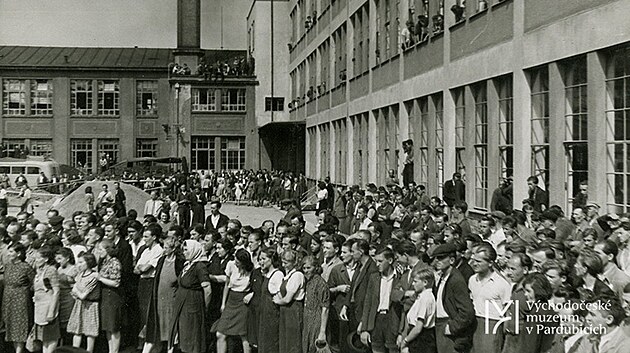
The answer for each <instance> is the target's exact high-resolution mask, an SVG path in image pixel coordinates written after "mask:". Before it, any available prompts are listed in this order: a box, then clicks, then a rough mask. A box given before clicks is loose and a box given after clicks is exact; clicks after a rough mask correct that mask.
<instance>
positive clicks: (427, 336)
mask: <svg viewBox="0 0 630 353" xmlns="http://www.w3.org/2000/svg"><path fill="white" fill-rule="evenodd" d="M434 282H435V273H434V272H433V269H431V268H424V269H422V270H420V271H419V272H418V273H417V274H416V275H415V277H414V280H413V289H414V291H415V292H416V300H415V301H414V303H413V305H412V306H411V309H409V311H408V312H407V315H406V316H405V317H403V319H402V320H401V334H399V335H398V338H397V340H396V341H397V343H398V347H399V348H400V350H401V351H403V350H404V349H405V348H408V349H409V353H420V352H424V353H434V352H437V347H436V343H435V310H436V304H435V297H434V296H433V290H432V288H433V283H434Z"/></svg>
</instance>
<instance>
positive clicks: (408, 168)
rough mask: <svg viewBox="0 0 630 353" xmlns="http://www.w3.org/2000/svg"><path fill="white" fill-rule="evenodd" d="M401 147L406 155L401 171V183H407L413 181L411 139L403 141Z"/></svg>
mask: <svg viewBox="0 0 630 353" xmlns="http://www.w3.org/2000/svg"><path fill="white" fill-rule="evenodd" d="M402 147H403V151H404V152H405V155H406V156H405V162H404V167H403V171H402V179H403V185H409V184H410V183H412V182H413V140H412V139H409V140H406V141H403V144H402Z"/></svg>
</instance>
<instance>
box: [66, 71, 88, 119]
mask: <svg viewBox="0 0 630 353" xmlns="http://www.w3.org/2000/svg"><path fill="white" fill-rule="evenodd" d="M83 83H85V86H86V87H78V85H79V84H83ZM79 88H80V89H79ZM79 93H82V94H85V108H84V109H79V108H78V94H79ZM93 94H94V82H93V80H70V114H71V115H72V116H91V115H92V112H93V110H94V97H93Z"/></svg>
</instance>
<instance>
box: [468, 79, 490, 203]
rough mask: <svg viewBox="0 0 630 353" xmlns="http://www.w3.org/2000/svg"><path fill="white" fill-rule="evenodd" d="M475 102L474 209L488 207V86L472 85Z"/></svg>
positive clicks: (483, 84) (482, 84) (484, 84)
mask: <svg viewBox="0 0 630 353" xmlns="http://www.w3.org/2000/svg"><path fill="white" fill-rule="evenodd" d="M471 88H472V91H473V99H474V102H475V198H474V200H475V208H480V209H487V205H488V85H487V83H486V81H483V82H480V83H478V84H475V85H473V86H472V87H471Z"/></svg>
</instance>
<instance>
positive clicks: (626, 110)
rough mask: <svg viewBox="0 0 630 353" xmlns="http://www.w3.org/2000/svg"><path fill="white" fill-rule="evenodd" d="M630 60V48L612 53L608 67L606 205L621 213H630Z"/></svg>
mask: <svg viewBox="0 0 630 353" xmlns="http://www.w3.org/2000/svg"><path fill="white" fill-rule="evenodd" d="M629 59H630V48H629V47H625V48H622V49H619V50H616V51H612V52H611V53H610V55H609V57H608V60H607V65H606V98H607V99H606V202H607V205H608V207H609V211H612V212H617V213H620V212H627V211H628V210H630V161H629V159H630V95H629V94H628V92H629V91H630V69H628V68H626V66H625V62H627V61H628V60H629ZM618 64H621V65H618ZM618 89H621V92H619V93H620V94H619V95H617V93H618V92H617V90H618ZM619 118H620V119H619ZM618 120H619V121H618ZM618 130H619V131H618ZM611 208H612V209H611Z"/></svg>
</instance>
